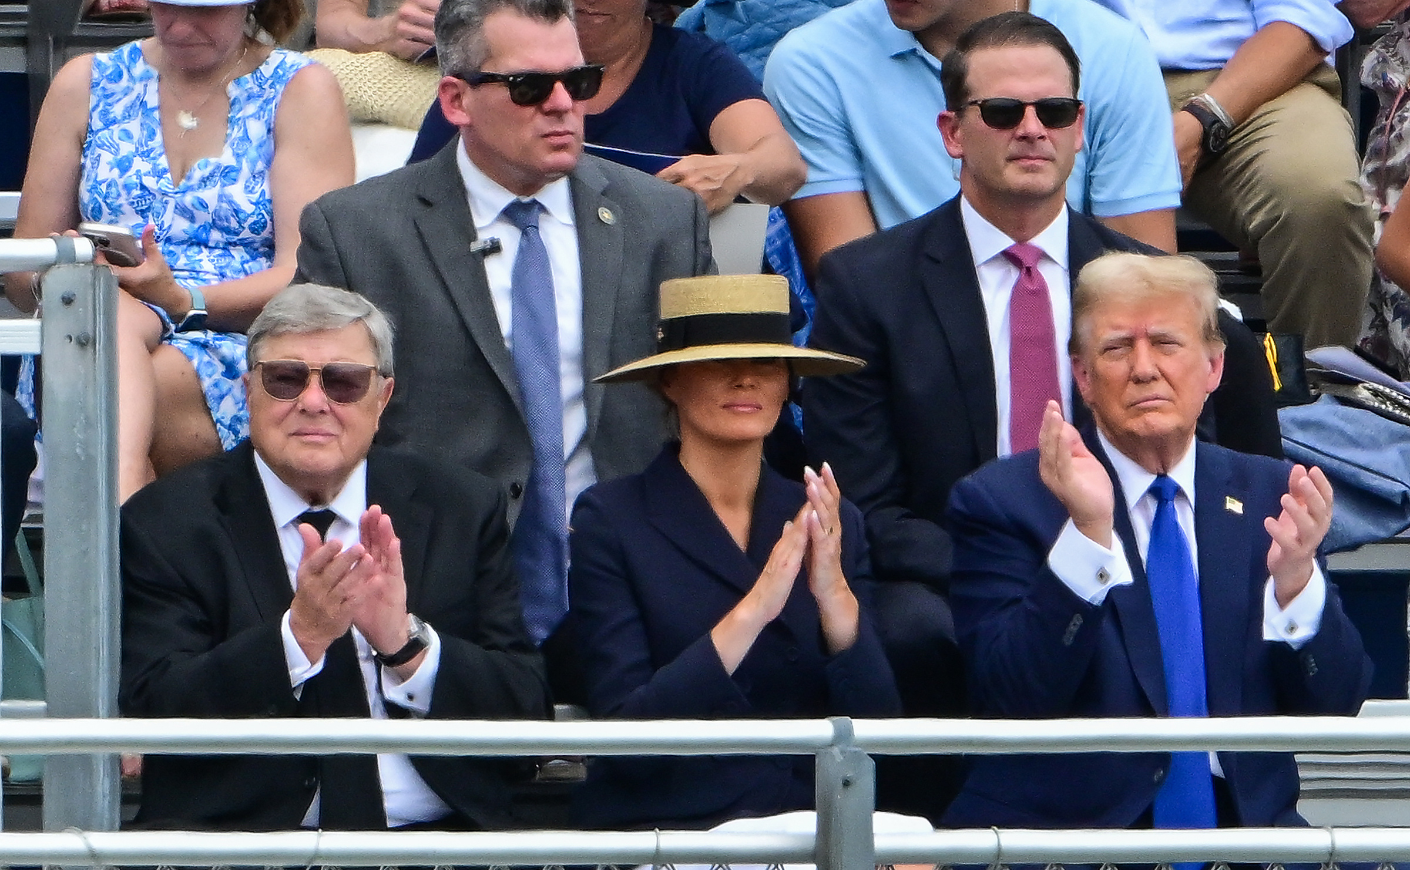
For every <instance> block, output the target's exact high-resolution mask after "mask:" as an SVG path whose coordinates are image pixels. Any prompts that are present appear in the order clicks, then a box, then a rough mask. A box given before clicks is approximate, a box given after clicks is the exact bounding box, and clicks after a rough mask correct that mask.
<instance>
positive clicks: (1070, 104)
mask: <svg viewBox="0 0 1410 870" xmlns="http://www.w3.org/2000/svg"><path fill="white" fill-rule="evenodd" d="M965 105H966V106H978V107H979V117H980V118H982V119H983V120H984V123H985V124H987V125H988V126H990V127H993V128H994V129H995V130H1012V129H1013V128H1014V127H1017V126H1018V125H1019V124H1022V123H1023V116H1024V115H1025V114H1026V113H1027V112H1028V107H1029V106H1032V107H1033V111H1034V112H1035V113H1036V114H1037V115H1038V123H1040V124H1042V125H1043V126H1044V127H1047V128H1048V129H1049V130H1061V129H1062V128H1064V127H1071V126H1072V125H1073V124H1074V123H1076V121H1077V112H1078V110H1079V109H1081V108H1082V101H1081V100H1078V99H1075V98H1073V97H1044V98H1043V99H1041V100H1033V101H1031V102H1029V101H1025V100H1019V99H1015V98H1014V97H990V98H989V99H987V100H970V101H969V102H968V103H965Z"/></svg>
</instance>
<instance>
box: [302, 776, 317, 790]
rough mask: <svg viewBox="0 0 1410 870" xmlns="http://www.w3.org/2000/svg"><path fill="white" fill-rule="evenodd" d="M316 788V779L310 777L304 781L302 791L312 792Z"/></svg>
mask: <svg viewBox="0 0 1410 870" xmlns="http://www.w3.org/2000/svg"><path fill="white" fill-rule="evenodd" d="M316 788H318V777H316V776H310V777H308V778H307V779H305V780H304V791H313V790H314V789H316Z"/></svg>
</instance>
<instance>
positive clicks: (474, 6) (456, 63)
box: [435, 0, 573, 76]
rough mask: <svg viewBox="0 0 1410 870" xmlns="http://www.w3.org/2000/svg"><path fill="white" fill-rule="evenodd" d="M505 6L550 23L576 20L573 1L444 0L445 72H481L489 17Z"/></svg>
mask: <svg viewBox="0 0 1410 870" xmlns="http://www.w3.org/2000/svg"><path fill="white" fill-rule="evenodd" d="M501 9H508V10H510V11H511V12H517V13H519V14H520V15H522V16H524V17H525V18H534V19H537V20H539V21H542V22H545V23H547V24H557V23H558V22H559V21H562V20H563V19H565V18H566V19H568V20H569V21H572V20H573V0H442V2H441V7H440V9H438V10H437V11H436V23H435V30H436V59H437V62H438V63H440V66H441V75H447V76H453V75H464V74H467V73H472V72H477V71H478V70H479V69H480V67H481V66H482V65H483V64H484V62H485V61H486V60H489V57H490V47H489V43H488V42H487V41H486V40H485V19H486V18H489V17H490V15H491V14H493V13H495V12H499V11H500V10H501Z"/></svg>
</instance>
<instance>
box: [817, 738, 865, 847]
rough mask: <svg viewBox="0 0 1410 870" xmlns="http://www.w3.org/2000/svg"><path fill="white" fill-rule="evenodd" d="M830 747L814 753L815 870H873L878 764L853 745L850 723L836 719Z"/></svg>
mask: <svg viewBox="0 0 1410 870" xmlns="http://www.w3.org/2000/svg"><path fill="white" fill-rule="evenodd" d="M829 721H830V722H832V729H833V743H832V745H831V746H829V747H827V748H826V749H824V750H822V751H820V752H818V753H817V768H816V772H815V775H814V789H815V800H816V807H817V812H818V832H817V855H816V856H815V863H816V864H817V868H818V870H873V868H874V867H875V866H876V859H875V854H874V853H875V844H874V843H873V842H872V811H873V810H874V809H875V808H876V764H875V762H873V761H872V760H871V756H869V755H867V754H866V753H865V752H863V751H862V750H860V749H858V748H857V747H856V745H855V744H854V742H853V734H852V720H851V719H848V718H846V717H845V716H838V717H834V718H832V719H830V720H829Z"/></svg>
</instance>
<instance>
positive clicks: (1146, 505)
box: [1048, 432, 1327, 776]
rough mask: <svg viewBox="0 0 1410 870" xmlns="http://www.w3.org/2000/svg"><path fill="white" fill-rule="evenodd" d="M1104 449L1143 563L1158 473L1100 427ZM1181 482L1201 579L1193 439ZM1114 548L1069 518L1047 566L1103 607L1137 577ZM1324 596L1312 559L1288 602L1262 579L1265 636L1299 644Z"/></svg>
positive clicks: (1118, 544)
mask: <svg viewBox="0 0 1410 870" xmlns="http://www.w3.org/2000/svg"><path fill="white" fill-rule="evenodd" d="M1097 437H1098V438H1099V439H1100V440H1101V444H1102V449H1104V450H1105V451H1106V455H1107V458H1108V459H1110V460H1111V467H1112V470H1114V471H1115V472H1116V478H1117V480H1118V482H1119V483H1120V484H1121V492H1122V495H1123V496H1124V497H1125V499H1126V504H1125V505H1123V507H1125V508H1126V511H1127V514H1128V516H1130V518H1131V532H1132V534H1133V535H1134V537H1135V538H1136V540H1135V542H1134V543H1135V545H1136V551H1137V552H1138V553H1140V555H1141V564H1143V565H1144V564H1145V561H1146V549H1147V548H1148V547H1149V546H1150V537H1151V523H1152V522H1153V521H1154V520H1155V509H1156V503H1157V499H1156V497H1155V495H1154V494H1153V493H1151V492H1149V490H1150V486H1151V484H1152V483H1154V482H1155V478H1156V475H1154V474H1151V473H1150V472H1149V471H1146V470H1145V469H1144V468H1142V467H1141V466H1140V465H1137V464H1136V462H1135V461H1134V460H1132V459H1130V458H1129V457H1127V456H1126V455H1124V454H1123V453H1121V452H1120V451H1119V450H1117V449H1116V448H1115V447H1113V446H1112V445H1111V442H1110V441H1108V440H1107V439H1106V436H1105V435H1103V434H1102V433H1101V432H1098V433H1097ZM1167 476H1168V477H1170V478H1171V479H1172V480H1174V481H1175V483H1176V485H1177V486H1179V487H1180V491H1179V492H1178V493H1176V495H1175V518H1176V520H1177V521H1178V522H1179V523H1180V530H1181V531H1182V532H1184V533H1185V541H1186V542H1187V543H1188V544H1189V545H1190V559H1191V561H1193V562H1194V564H1193V565H1192V566H1191V568H1192V570H1193V571H1194V576H1195V579H1196V582H1198V579H1199V540H1198V539H1197V538H1196V537H1195V512H1194V499H1195V444H1194V442H1193V441H1191V442H1190V446H1189V449H1188V450H1186V451H1185V455H1184V457H1183V458H1181V459H1180V461H1179V462H1177V463H1176V464H1175V466H1174V467H1173V468H1171V469H1170V472H1169V474H1168V475H1167ZM1112 539H1113V540H1112V544H1113V546H1112V548H1111V549H1107V548H1106V547H1103V546H1102V545H1100V544H1098V543H1097V542H1096V541H1093V540H1092V539H1091V538H1089V537H1087V536H1086V535H1084V534H1082V533H1081V532H1079V531H1078V530H1077V526H1076V525H1075V524H1074V523H1073V522H1072V520H1070V519H1069V520H1068V521H1067V522H1066V524H1064V525H1063V527H1062V533H1061V534H1059V535H1058V539H1057V542H1056V543H1055V544H1053V548H1052V549H1051V550H1050V551H1049V552H1048V568H1049V569H1050V570H1051V571H1052V572H1053V574H1055V575H1057V578H1058V579H1059V580H1061V581H1062V582H1063V583H1064V584H1065V585H1066V586H1067V588H1069V589H1071V590H1072V591H1073V593H1075V594H1076V595H1077V596H1078V597H1080V598H1083V599H1085V600H1086V601H1088V602H1090V603H1092V604H1095V605H1097V606H1101V604H1102V602H1103V601H1105V600H1106V596H1107V593H1108V592H1110V591H1111V590H1112V589H1113V588H1115V587H1117V586H1127V585H1130V584H1131V583H1133V582H1135V581H1134V578H1133V577H1132V576H1131V565H1130V563H1128V562H1127V561H1126V549H1125V547H1126V544H1125V542H1123V541H1122V540H1121V538H1120V536H1119V535H1117V534H1116V533H1115V532H1113V533H1112ZM1326 601H1327V579H1326V577H1324V576H1323V575H1322V569H1321V567H1320V566H1318V565H1316V564H1315V563H1314V564H1313V566H1312V579H1311V580H1309V581H1308V582H1307V586H1305V587H1304V588H1303V590H1302V591H1301V592H1299V593H1298V595H1297V597H1296V598H1294V599H1293V600H1292V601H1290V602H1288V606H1287V607H1279V606H1278V599H1277V597H1276V596H1275V595H1274V592H1273V578H1272V577H1269V578H1268V580H1267V581H1266V582H1265V583H1264V584H1263V639H1264V640H1265V641H1282V642H1283V643H1286V644H1288V645H1289V646H1291V647H1292V648H1293V649H1301V648H1302V646H1303V645H1305V644H1306V643H1307V642H1308V641H1309V640H1311V639H1312V637H1313V636H1314V635H1315V634H1317V629H1319V628H1321V626H1322V607H1323V605H1325V604H1326ZM1209 766H1210V769H1211V770H1212V771H1213V772H1214V774H1215V775H1216V776H1223V775H1224V771H1223V769H1222V768H1221V767H1220V765H1219V756H1218V755H1217V754H1215V753H1213V752H1211V753H1209Z"/></svg>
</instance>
